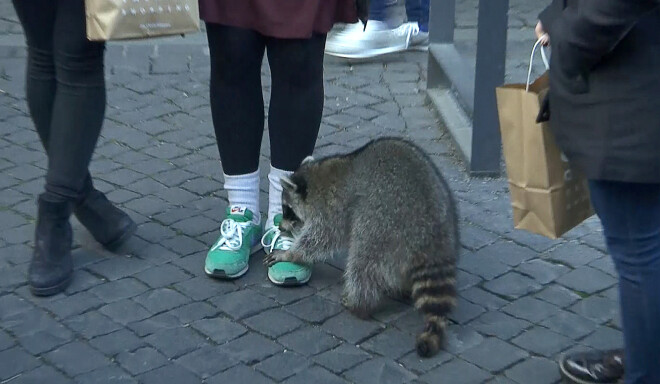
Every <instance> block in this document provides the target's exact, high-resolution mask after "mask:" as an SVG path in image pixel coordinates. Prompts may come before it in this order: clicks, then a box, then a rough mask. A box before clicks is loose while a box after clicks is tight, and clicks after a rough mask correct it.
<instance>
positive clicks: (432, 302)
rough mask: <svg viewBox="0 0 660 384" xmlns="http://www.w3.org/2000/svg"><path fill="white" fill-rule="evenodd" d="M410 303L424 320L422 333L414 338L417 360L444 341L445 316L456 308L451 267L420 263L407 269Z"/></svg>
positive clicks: (432, 353)
mask: <svg viewBox="0 0 660 384" xmlns="http://www.w3.org/2000/svg"><path fill="white" fill-rule="evenodd" d="M410 280H411V282H412V293H411V296H412V300H413V302H414V305H415V308H417V309H418V310H419V311H420V312H421V313H422V314H423V315H424V319H425V328H424V331H423V332H422V333H421V334H419V336H418V337H417V345H416V347H417V353H418V354H419V356H421V357H430V356H433V355H435V354H436V353H437V352H438V351H439V350H440V347H441V346H442V343H443V342H444V333H445V328H446V326H447V315H448V314H449V313H450V312H451V311H452V309H453V308H454V307H455V306H456V270H455V268H454V265H452V264H450V263H442V262H430V261H428V260H426V259H425V260H420V261H419V262H418V263H414V265H413V266H412V268H411V270H410Z"/></svg>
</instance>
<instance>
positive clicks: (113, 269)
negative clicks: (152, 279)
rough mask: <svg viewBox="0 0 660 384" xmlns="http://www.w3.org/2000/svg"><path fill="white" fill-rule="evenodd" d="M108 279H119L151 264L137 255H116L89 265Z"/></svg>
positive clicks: (94, 271) (142, 269) (91, 269)
mask: <svg viewBox="0 0 660 384" xmlns="http://www.w3.org/2000/svg"><path fill="white" fill-rule="evenodd" d="M87 268H88V269H89V270H90V271H92V272H93V273H95V274H97V275H101V276H103V277H105V278H106V279H108V280H111V281H112V280H119V279H122V278H124V277H128V276H131V275H134V274H136V273H139V272H142V271H144V270H145V269H147V268H149V264H148V263H147V262H145V261H143V260H140V259H138V258H135V257H120V256H116V257H113V258H110V259H107V260H104V261H101V262H98V263H96V264H92V265H90V266H88V267H87Z"/></svg>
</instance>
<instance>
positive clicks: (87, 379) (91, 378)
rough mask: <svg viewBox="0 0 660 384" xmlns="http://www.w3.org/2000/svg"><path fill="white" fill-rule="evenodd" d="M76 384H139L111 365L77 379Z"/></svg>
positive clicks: (129, 375)
mask: <svg viewBox="0 0 660 384" xmlns="http://www.w3.org/2000/svg"><path fill="white" fill-rule="evenodd" d="M76 383H80V384H137V383H138V381H137V380H135V379H134V378H132V377H131V374H130V373H128V372H126V371H124V370H123V369H121V368H119V367H117V366H116V365H110V366H107V367H103V368H99V369H97V370H95V371H92V372H87V373H85V374H82V375H80V376H78V377H76Z"/></svg>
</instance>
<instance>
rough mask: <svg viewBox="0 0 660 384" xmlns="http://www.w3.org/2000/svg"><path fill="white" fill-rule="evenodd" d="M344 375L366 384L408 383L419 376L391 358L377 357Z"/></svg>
mask: <svg viewBox="0 0 660 384" xmlns="http://www.w3.org/2000/svg"><path fill="white" fill-rule="evenodd" d="M344 377H346V378H347V379H349V380H350V381H351V382H355V383H364V384H370V383H374V384H381V383H383V384H384V383H391V384H395V383H396V384H399V383H408V382H410V381H411V380H413V379H416V378H417V375H415V374H414V373H412V372H410V371H408V370H407V369H405V368H403V367H402V366H400V365H399V364H396V363H395V362H393V361H392V360H390V359H386V358H376V359H373V360H369V361H365V362H364V363H361V364H360V365H358V366H357V367H355V368H352V369H350V370H348V371H347V372H346V373H345V374H344Z"/></svg>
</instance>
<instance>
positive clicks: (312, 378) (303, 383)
mask: <svg viewBox="0 0 660 384" xmlns="http://www.w3.org/2000/svg"><path fill="white" fill-rule="evenodd" d="M283 383H285V384H307V383H324V384H326V383H327V384H346V381H345V380H344V379H342V378H340V377H339V376H336V375H334V374H333V373H331V372H329V371H327V370H326V369H325V368H322V367H319V366H312V367H311V368H308V369H306V370H304V371H302V372H300V373H298V374H297V375H295V376H293V377H290V378H289V379H287V380H285V381H283Z"/></svg>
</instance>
